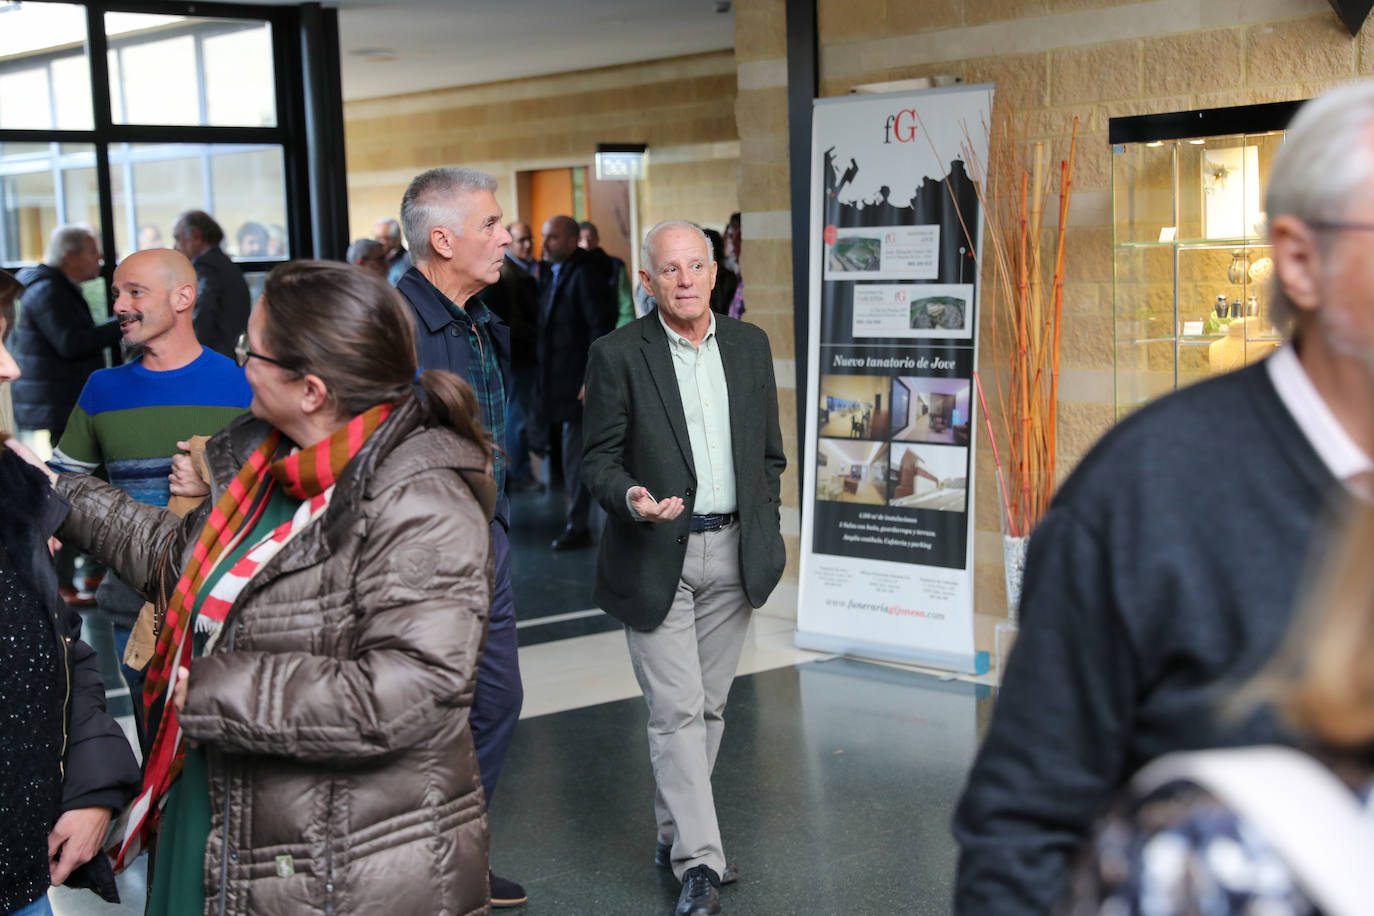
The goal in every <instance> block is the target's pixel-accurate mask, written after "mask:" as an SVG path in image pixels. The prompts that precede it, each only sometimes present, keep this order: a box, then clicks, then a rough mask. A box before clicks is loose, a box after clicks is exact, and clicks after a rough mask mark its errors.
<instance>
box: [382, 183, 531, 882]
mask: <svg viewBox="0 0 1374 916" xmlns="http://www.w3.org/2000/svg"><path fill="white" fill-rule="evenodd" d="M501 215H502V214H501V207H500V205H499V204H497V202H496V179H495V178H493V177H491V176H490V175H488V174H487V173H486V172H481V171H478V170H477V169H467V168H436V169H430V170H429V171H427V172H422V173H420V174H419V175H417V176H415V179H414V180H413V181H411V183H410V186H409V187H408V188H406V192H405V195H404V197H402V199H401V221H402V222H403V223H405V234H406V238H407V239H409V240H410V254H411V257H413V258H414V260H415V263H414V265H413V266H411V267H410V268H409V269H408V270H406V272H405V273H404V274H402V275H401V278H400V280H399V281H397V283H396V291H397V292H398V293H400V294H401V296H402V297H404V299H405V300H406V302H407V303H409V305H410V311H411V313H412V315H413V317H414V319H415V339H416V341H415V343H416V349H417V351H418V355H419V361H420V365H421V366H422V367H424V368H425V369H443V370H446V371H448V372H452V373H453V374H455V375H457V376H458V377H459V378H462V379H465V380H466V381H467V382H468V384H469V385H471V386H472V390H473V392H474V393H475V394H476V395H477V403H478V405H479V406H480V407H481V409H482V424H483V426H484V427H485V429H486V430H487V432H488V433H490V435H491V441H492V442H493V443H494V444H495V446H496V449H495V450H494V451H495V454H494V455H493V456H492V476H493V477H494V478H495V480H496V500H497V501H496V510H495V513H494V515H493V516H492V518H491V522H490V529H491V546H492V562H493V568H494V570H495V580H494V582H493V586H492V592H491V611H490V617H489V620H488V624H487V640H486V646H485V647H484V648H483V650H482V659H481V662H480V664H479V665H478V668H477V687H476V691H475V693H474V695H473V700H472V717H471V722H472V743H473V746H474V748H475V749H476V752H477V764H478V766H479V767H480V769H481V771H482V790H483V793H484V795H485V798H486V803H487V806H488V807H490V805H491V799H492V795H493V794H495V792H496V784H497V780H498V779H499V778H500V776H501V768H502V766H503V765H504V764H505V760H506V752H507V751H509V750H510V745H511V741H512V740H514V738H515V725H516V722H517V721H518V720H519V718H520V707H521V705H522V704H523V703H524V700H525V691H524V687H523V685H522V684H521V681H520V655H519V649H518V646H517V644H516V634H515V590H514V586H513V585H512V583H511V566H510V539H509V537H508V535H507V532H508V531H509V530H510V500H509V499H508V498H507V497H506V482H507V477H508V476H509V471H510V467H509V462H510V458H509V454H510V449H509V447H508V445H507V437H506V403H507V401H508V400H509V393H510V390H511V368H510V329H509V328H508V327H507V326H506V325H505V323H504V322H502V321H501V320H500V319H499V318H497V317H496V316H495V315H494V314H493V313H492V311H491V310H490V309H488V308H487V307H486V304H485V303H484V302H483V301H482V299H481V298H480V297H478V296H477V293H479V292H481V291H482V290H483V289H485V288H486V287H487V286H490V285H491V284H493V283H495V282H496V281H497V279H499V278H500V276H501V265H502V263H504V261H505V260H506V249H507V248H508V247H509V246H510V232H508V231H507V230H506V227H505V226H504V225H502V223H501ZM488 880H489V882H490V884H491V903H492V906H494V907H508V906H519V905H520V904H522V903H524V902H525V901H526V899H527V897H526V895H525V889H524V888H523V887H521V886H520V885H519V884H518V883H517V882H515V881H511V880H509V879H507V878H503V877H501V876H500V875H496V874H489V875H488Z"/></svg>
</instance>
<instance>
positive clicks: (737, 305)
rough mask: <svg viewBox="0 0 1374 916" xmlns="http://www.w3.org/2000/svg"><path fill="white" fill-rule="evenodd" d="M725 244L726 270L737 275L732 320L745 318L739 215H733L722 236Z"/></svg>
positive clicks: (730, 309)
mask: <svg viewBox="0 0 1374 916" xmlns="http://www.w3.org/2000/svg"><path fill="white" fill-rule="evenodd" d="M721 238H722V239H723V240H724V242H725V269H726V270H728V271H730V273H732V274H734V275H735V284H734V286H735V291H734V293H733V294H732V295H731V296H730V300H729V302H730V308H729V315H730V317H731V318H743V317H744V272H743V271H742V270H741V269H740V248H741V246H742V243H743V241H744V236H743V234H742V232H741V223H740V216H739V213H738V212H736V213H731V214H730V219H729V220H727V221H726V223H725V231H724V232H723V233H722V234H721Z"/></svg>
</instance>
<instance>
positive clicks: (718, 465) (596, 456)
mask: <svg viewBox="0 0 1374 916" xmlns="http://www.w3.org/2000/svg"><path fill="white" fill-rule="evenodd" d="M643 267H644V269H642V270H641V271H640V272H639V275H640V282H641V283H642V284H643V285H644V287H645V288H646V289H647V290H648V291H649V292H650V293H651V294H652V295H653V297H654V299H655V301H656V302H657V303H658V308H657V309H656V310H655V311H653V312H651V313H650V314H649V315H646V316H645V317H643V318H641V319H639V320H638V321H635V322H633V323H631V324H628V325H626V326H625V327H623V328H620V329H618V330H616V331H615V332H613V333H611V334H609V335H607V336H606V337H604V338H602V339H601V340H599V341H597V342H596V343H595V344H593V345H592V348H591V356H590V360H589V364H588V367H587V421H586V427H587V437H586V455H585V457H584V462H583V467H584V471H585V476H586V482H587V485H588V487H590V488H591V490H592V492H593V493H594V494H595V495H596V498H597V501H598V502H600V503H601V505H602V506H603V507H604V508H605V510H606V513H607V516H608V517H607V520H606V528H605V532H604V534H603V536H602V540H601V553H600V556H599V557H598V561H597V574H596V591H595V595H594V597H595V599H596V602H597V604H598V605H599V606H600V607H602V608H603V609H605V610H606V612H607V613H609V614H611V615H612V616H614V617H616V618H617V619H619V620H620V621H622V622H623V623H624V624H625V635H626V640H627V641H628V643H629V648H630V659H631V662H632V663H633V665H634V670H635V676H636V678H637V679H638V680H639V685H640V688H641V689H642V690H643V691H644V699H645V701H646V702H647V703H648V706H649V747H650V757H651V759H652V760H653V767H654V780H655V782H656V784H657V787H658V791H657V794H656V796H655V799H654V809H655V814H656V816H657V819H658V847H657V849H656V850H655V856H654V861H655V862H656V863H657V864H658V865H659V866H661V867H665V868H668V867H671V868H672V870H673V873H674V875H676V876H677V877H678V878H679V879H680V880H681V881H682V893H681V896H680V897H679V899H678V905H677V909H676V911H675V912H676V913H677V914H678V916H698V914H709V913H718V912H720V898H719V893H718V888H719V886H720V884H721V882H722V881H724V882H725V883H729V881H731V880H733V878H734V877H735V873H734V869H733V867H732V866H729V865H727V864H726V861H725V853H724V851H723V849H722V845H721V837H720V827H719V825H718V824H717V822H716V813H715V803H714V800H713V798H712V795H711V770H712V768H713V767H714V765H715V760H716V752H717V750H718V749H719V748H720V739H721V735H722V733H723V731H724V728H725V722H724V718H723V714H724V710H725V698H726V695H727V694H728V693H729V690H730V683H731V681H732V680H733V679H734V676H735V668H736V666H737V665H738V663H739V656H740V649H741V646H742V645H743V641H744V636H745V632H746V631H747V630H748V627H749V618H750V615H751V610H752V609H753V608H756V607H759V606H761V605H762V604H763V602H764V601H765V600H767V598H768V595H769V594H770V593H771V592H772V590H773V587H774V586H775V585H777V583H778V579H779V578H780V577H781V576H782V571H783V566H784V565H785V564H786V560H787V555H786V551H785V549H784V547H783V541H782V534H781V532H780V525H779V511H778V507H779V503H780V492H779V488H780V482H781V478H782V472H783V468H784V467H785V466H786V464H787V459H786V458H785V457H784V456H783V448H782V431H781V429H779V427H778V395H777V387H776V383H775V382H774V379H773V355H772V352H771V350H770V349H769V346H768V338H767V336H766V335H765V334H764V333H763V332H762V331H761V330H759V329H758V328H757V327H755V326H753V325H749V324H744V323H743V322H739V321H735V320H733V319H730V318H727V317H724V316H718V315H715V314H714V313H713V312H712V311H711V308H710V296H711V285H712V283H713V282H714V281H715V277H716V264H715V262H714V261H713V259H712V256H711V248H710V244H709V242H708V241H707V239H706V236H705V235H704V234H703V233H702V231H701V229H700V228H698V227H697V226H695V225H693V224H691V223H687V222H682V221H670V222H666V223H660V224H659V225H657V226H655V227H654V228H653V229H651V230H650V231H649V234H648V235H647V236H646V237H645V241H644V253H643Z"/></svg>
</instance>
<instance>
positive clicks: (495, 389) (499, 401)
mask: <svg viewBox="0 0 1374 916" xmlns="http://www.w3.org/2000/svg"><path fill="white" fill-rule="evenodd" d="M443 299H444V304H445V305H446V306H447V307H448V310H449V314H451V315H452V316H453V320H454V321H455V322H457V323H458V326H459V327H460V328H462V329H463V331H465V332H466V334H467V341H468V346H469V347H471V348H472V356H473V357H474V358H472V359H469V360H468V377H467V382H468V384H469V385H471V386H472V391H473V393H474V394H476V395H477V403H478V404H479V405H480V406H481V408H482V425H483V426H485V427H486V428H487V431H488V432H489V433H491V441H492V443H493V444H494V445H495V446H496V451H495V454H493V455H492V473H493V474H494V475H495V477H496V492H497V493H498V494H501V493H505V492H506V464H507V462H508V460H509V459H508V458H507V457H506V455H505V453H504V452H503V451H502V450H503V449H504V448H505V445H506V391H505V387H504V385H503V383H502V379H501V366H500V364H499V363H498V362H497V360H496V348H495V347H493V346H492V345H491V332H490V331H489V330H488V328H487V325H489V324H490V323H491V322H492V321H493V320H494V319H495V316H494V315H493V314H492V312H491V309H489V308H487V307H486V305H485V304H484V303H483V302H482V300H481V299H479V298H477V297H476V296H474V297H473V298H471V299H469V300H468V301H467V308H465V309H464V308H460V307H458V306H457V305H455V304H454V303H453V302H452V301H451V300H449V299H448V298H447V297H443Z"/></svg>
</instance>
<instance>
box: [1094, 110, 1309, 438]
mask: <svg viewBox="0 0 1374 916" xmlns="http://www.w3.org/2000/svg"><path fill="white" fill-rule="evenodd" d="M1298 104H1299V103H1296V102H1292V103H1289V102H1285V103H1278V104H1275V105H1253V106H1246V107H1244V108H1228V109H1211V110H1207V111H1194V112H1176V113H1173V114H1169V115H1145V116H1141V117H1132V118H1113V119H1112V121H1111V125H1110V138H1111V143H1112V219H1113V238H1112V242H1113V272H1112V276H1113V290H1112V292H1113V319H1114V322H1113V324H1114V333H1115V340H1114V354H1115V367H1114V381H1115V404H1116V413H1117V416H1118V417H1121V416H1123V415H1124V414H1126V413H1128V412H1130V411H1131V410H1133V409H1135V408H1136V407H1137V406H1139V405H1141V404H1143V403H1145V402H1147V401H1150V400H1153V399H1154V398H1156V397H1158V396H1159V395H1161V394H1164V393H1167V392H1169V391H1173V390H1174V389H1176V388H1179V387H1182V386H1183V385H1187V384H1190V383H1192V382H1195V381H1198V380H1200V379H1203V378H1206V377H1207V376H1209V375H1215V374H1218V373H1221V372H1229V371H1231V370H1233V369H1239V368H1241V367H1242V366H1245V365H1248V364H1250V363H1253V362H1255V361H1257V360H1259V359H1263V358H1264V357H1265V356H1266V355H1268V354H1269V353H1271V352H1273V350H1274V349H1275V348H1276V347H1277V346H1278V345H1279V344H1280V343H1281V342H1282V335H1281V333H1280V332H1279V330H1278V329H1277V328H1275V327H1274V324H1273V322H1272V320H1271V317H1270V311H1269V302H1268V300H1269V277H1270V276H1271V274H1272V273H1273V261H1272V259H1271V257H1270V248H1269V244H1268V239H1267V237H1266V228H1267V227H1266V225H1265V214H1264V190H1265V186H1264V181H1265V178H1266V177H1267V176H1268V174H1269V166H1270V164H1271V163H1272V161H1273V157H1274V154H1275V153H1276V152H1277V150H1278V148H1279V147H1280V146H1281V145H1282V144H1283V130H1282V127H1283V125H1285V124H1287V122H1288V119H1289V117H1291V115H1292V113H1293V112H1294V111H1295V110H1296V107H1297V105H1298Z"/></svg>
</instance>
